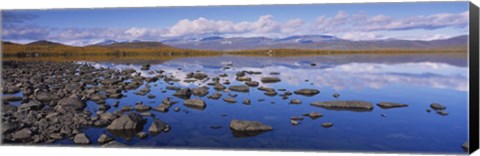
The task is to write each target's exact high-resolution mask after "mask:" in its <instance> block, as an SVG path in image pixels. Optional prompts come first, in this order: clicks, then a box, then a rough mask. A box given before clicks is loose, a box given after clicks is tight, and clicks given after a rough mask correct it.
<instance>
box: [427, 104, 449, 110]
mask: <svg viewBox="0 0 480 156" xmlns="http://www.w3.org/2000/svg"><path fill="white" fill-rule="evenodd" d="M430 107H431V108H432V109H434V110H445V109H447V107H445V106H443V105H441V104H439V103H432V104H430Z"/></svg>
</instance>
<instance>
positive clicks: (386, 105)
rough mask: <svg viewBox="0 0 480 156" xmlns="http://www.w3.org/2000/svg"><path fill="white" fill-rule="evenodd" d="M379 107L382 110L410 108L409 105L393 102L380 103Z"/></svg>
mask: <svg viewBox="0 0 480 156" xmlns="http://www.w3.org/2000/svg"><path fill="white" fill-rule="evenodd" d="M377 106H379V107H380V108H383V109H389V108H399V107H408V105H407V104H401V103H393V102H379V103H377Z"/></svg>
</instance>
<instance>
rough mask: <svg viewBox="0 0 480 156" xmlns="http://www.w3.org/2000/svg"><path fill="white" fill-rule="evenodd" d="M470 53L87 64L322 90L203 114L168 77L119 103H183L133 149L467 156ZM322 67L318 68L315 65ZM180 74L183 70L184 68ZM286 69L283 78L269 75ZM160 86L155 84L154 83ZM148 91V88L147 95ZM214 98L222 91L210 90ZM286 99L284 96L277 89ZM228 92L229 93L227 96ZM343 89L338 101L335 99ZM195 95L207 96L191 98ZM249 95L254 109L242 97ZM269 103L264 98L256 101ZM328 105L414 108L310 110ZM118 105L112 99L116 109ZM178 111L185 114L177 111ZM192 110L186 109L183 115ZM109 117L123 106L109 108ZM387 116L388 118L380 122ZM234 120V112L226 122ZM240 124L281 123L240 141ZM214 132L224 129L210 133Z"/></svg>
mask: <svg viewBox="0 0 480 156" xmlns="http://www.w3.org/2000/svg"><path fill="white" fill-rule="evenodd" d="M458 55H466V54H415V55H372V54H359V55H319V56H299V57H247V56H228V55H227V56H215V57H191V58H179V59H174V60H169V61H163V62H155V61H148V62H147V61H134V62H131V63H129V64H126V63H125V62H88V61H87V62H83V61H82V62H79V63H90V64H92V65H94V66H96V67H98V68H100V67H104V68H114V69H119V70H121V69H125V68H134V69H137V70H138V71H139V72H142V75H146V76H149V75H150V74H148V71H141V70H140V66H141V65H142V64H144V63H150V64H151V65H152V66H151V68H150V70H163V71H165V73H168V74H172V75H175V77H177V78H181V79H182V80H183V78H184V77H185V75H186V74H187V73H189V72H195V71H202V72H204V73H206V74H208V75H209V77H216V76H218V75H220V74H223V73H227V74H228V75H229V76H228V77H226V78H222V80H221V82H223V81H224V80H225V79H229V80H230V82H231V85H236V84H243V82H239V81H236V80H235V73H236V72H238V71H243V70H246V71H261V72H262V73H263V74H261V75H249V77H251V78H252V80H255V81H259V82H260V78H261V77H262V76H273V77H279V78H280V79H281V80H282V81H281V82H278V83H268V84H262V83H261V82H260V86H266V87H272V88H275V89H286V90H288V91H291V92H293V91H294V90H297V89H301V88H314V89H318V90H320V94H317V95H315V96H311V97H306V96H302V95H295V94H294V95H292V96H290V97H289V98H288V99H287V100H284V99H282V98H281V97H280V96H278V95H277V96H273V97H271V96H266V95H264V94H263V92H262V91H259V90H257V89H256V88H251V89H250V92H248V93H240V92H228V93H232V94H238V96H237V97H236V98H235V99H237V101H238V102H237V103H235V104H229V103H226V102H224V101H223V100H222V99H218V100H213V99H208V98H207V96H204V97H201V99H202V100H204V101H205V102H206V104H207V107H206V109H204V110H196V109H191V108H189V107H186V106H184V105H183V99H180V98H176V97H174V96H172V94H173V93H174V92H175V91H171V90H167V92H166V93H162V92H161V91H162V90H165V86H167V85H168V84H167V83H165V82H164V81H157V82H155V83H151V84H150V85H151V87H152V88H151V90H152V92H151V94H154V95H155V96H156V98H154V99H148V98H147V97H146V96H139V95H135V94H133V92H135V90H130V91H128V92H125V94H126V95H127V97H124V98H122V99H121V100H120V101H121V102H120V107H119V108H121V107H122V106H125V105H132V106H134V105H135V103H136V102H139V101H143V103H144V104H147V105H150V106H152V107H156V106H158V105H159V104H160V103H161V100H162V99H164V98H166V97H173V99H174V100H175V101H179V103H177V104H175V105H173V106H172V107H171V108H170V111H169V112H166V113H161V112H156V111H151V112H152V113H154V114H155V117H145V118H146V119H147V120H148V122H147V124H146V125H145V128H144V131H145V132H147V129H148V127H149V126H150V124H151V122H152V119H153V118H158V119H161V120H162V121H164V122H165V123H167V124H168V125H170V127H171V130H170V131H169V132H167V133H161V134H159V135H155V136H152V135H150V134H149V136H148V137H147V138H146V139H139V138H133V139H132V140H128V141H127V140H125V139H124V138H122V137H115V139H116V140H117V141H119V142H122V143H124V144H127V145H129V146H135V147H157V148H158V147H163V148H173V147H175V148H179V147H180V148H183V147H184V148H242V149H245V148H248V149H277V150H323V151H377V152H423V153H424V152H426V153H464V151H463V149H462V148H461V145H462V144H463V143H464V142H465V141H467V139H468V136H467V134H468V129H467V127H468V122H467V120H468V118H467V114H468V112H467V108H468V99H467V98H468V97H467V96H468V67H467V58H466V56H460V57H459V56H458ZM230 62H231V63H232V64H233V66H232V68H231V69H226V70H223V69H222V67H224V64H225V63H230ZM311 63H315V64H316V66H311V65H310V64H311ZM179 68H181V70H179ZM271 72H278V73H280V74H279V75H270V74H269V73H271ZM208 82H211V81H206V82H199V81H197V82H195V83H186V82H183V81H180V82H176V83H175V84H174V85H175V86H179V87H196V86H202V85H206V83H208ZM155 84H156V86H154V85H155ZM141 88H143V87H140V88H139V89H141ZM209 91H210V93H209V95H210V94H213V93H215V92H216V91H215V90H214V89H213V88H212V87H210V90H209ZM277 92H278V93H279V94H281V93H283V92H282V91H277ZM228 93H223V96H222V98H224V97H227V96H228V95H227V94H228ZM334 93H339V94H340V97H338V98H334V97H333V96H332V95H333V94H334ZM192 98H200V97H196V96H193V95H192ZM244 98H249V99H251V101H252V104H251V105H244V104H242V103H241V101H242V100H243V99H244ZM259 99H265V100H264V101H258V100H259ZM291 99H300V100H301V101H302V102H303V103H302V104H300V105H293V104H289V102H290V100H291ZM326 100H364V101H369V102H372V103H373V104H376V103H378V102H381V101H387V102H398V103H405V104H408V107H404V108H393V109H381V108H380V107H377V106H376V105H375V107H374V109H373V110H372V111H370V112H353V111H336V110H327V109H324V108H320V107H314V106H311V105H310V103H311V102H314V101H326ZM115 101H118V100H117V99H108V100H107V103H108V104H112V103H114V102H115ZM433 102H436V103H441V104H443V105H445V106H446V107H447V109H446V111H447V112H448V113H449V114H448V115H447V116H441V115H439V114H437V113H435V111H432V112H427V111H426V110H427V109H430V106H429V105H430V104H431V103H433ZM97 106H98V105H97V104H95V103H94V102H91V101H88V108H87V109H89V110H91V111H92V112H96V109H97ZM175 107H179V108H180V109H181V110H182V111H179V112H174V111H172V110H173V108H175ZM184 110H187V111H188V112H185V111H184ZM109 111H110V112H113V111H115V109H113V108H112V109H110V110H109ZM312 111H316V112H319V113H321V114H323V115H324V116H323V117H321V118H318V119H315V120H312V119H310V118H308V117H306V118H305V119H304V120H303V121H300V124H299V125H296V126H293V125H292V124H291V123H290V118H291V117H292V116H302V114H304V113H310V112H312ZM382 114H384V116H382ZM225 115H226V116H225ZM232 119H239V120H256V121H260V122H262V123H264V124H268V125H270V126H272V127H273V131H269V132H265V133H262V134H259V135H257V136H253V137H236V136H234V135H233V134H232V131H231V130H230V128H229V124H230V121H231V120H232ZM323 122H332V123H334V126H333V127H331V128H323V127H322V126H321V124H322V123H323ZM211 126H221V128H219V129H212V128H211ZM85 132H86V134H87V135H88V137H89V138H91V140H92V141H93V143H94V144H97V143H96V139H97V138H98V137H99V136H100V134H102V133H107V134H110V133H109V132H108V131H107V130H106V129H104V128H89V129H86V130H85ZM56 144H73V142H72V141H71V140H62V141H58V142H56Z"/></svg>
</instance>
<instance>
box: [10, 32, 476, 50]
mask: <svg viewBox="0 0 480 156" xmlns="http://www.w3.org/2000/svg"><path fill="white" fill-rule="evenodd" d="M467 43H468V35H462V36H456V37H452V38H448V39H440V40H431V41H421V40H399V39H384V40H365V41H353V40H345V39H340V38H337V37H335V36H329V35H296V36H289V37H285V38H267V37H229V38H227V37H221V36H210V37H203V38H177V39H169V40H163V41H160V42H158V41H139V40H131V41H124V42H119V41H115V40H105V41H102V42H99V43H95V44H92V45H87V46H85V47H111V48H148V49H152V48H180V49H195V50H221V51H234V50H255V49H322V50H384V49H406V50H414V49H423V50H428V49H441V50H442V49H466V48H467ZM4 44H15V43H11V42H7V41H6V42H4ZM26 45H49V46H56V45H63V44H61V43H55V42H51V41H46V40H40V41H35V42H32V43H28V44H26Z"/></svg>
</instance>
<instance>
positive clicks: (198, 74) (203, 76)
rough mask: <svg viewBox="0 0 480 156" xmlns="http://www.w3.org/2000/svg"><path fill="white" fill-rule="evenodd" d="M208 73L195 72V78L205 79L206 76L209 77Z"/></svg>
mask: <svg viewBox="0 0 480 156" xmlns="http://www.w3.org/2000/svg"><path fill="white" fill-rule="evenodd" d="M207 77H208V75H207V74H204V73H195V74H193V78H195V79H197V80H203V79H205V78H207Z"/></svg>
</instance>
